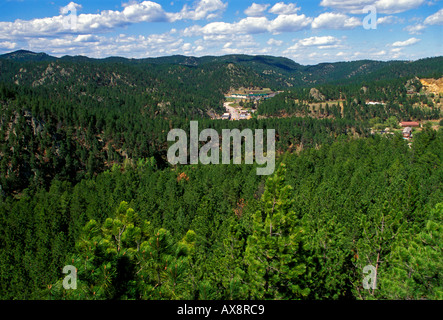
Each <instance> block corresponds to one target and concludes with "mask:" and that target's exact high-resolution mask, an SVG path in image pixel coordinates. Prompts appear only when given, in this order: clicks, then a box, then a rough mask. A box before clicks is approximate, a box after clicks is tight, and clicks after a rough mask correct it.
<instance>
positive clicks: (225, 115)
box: [222, 112, 231, 120]
mask: <svg viewBox="0 0 443 320" xmlns="http://www.w3.org/2000/svg"><path fill="white" fill-rule="evenodd" d="M222 119H223V120H229V119H231V114H230V113H229V112H226V113H223V115H222Z"/></svg>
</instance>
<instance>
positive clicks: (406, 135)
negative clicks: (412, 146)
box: [403, 127, 412, 139]
mask: <svg viewBox="0 0 443 320" xmlns="http://www.w3.org/2000/svg"><path fill="white" fill-rule="evenodd" d="M411 137H412V128H411V127H405V128H404V129H403V138H405V139H409V138H411Z"/></svg>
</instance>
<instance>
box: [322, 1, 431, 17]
mask: <svg viewBox="0 0 443 320" xmlns="http://www.w3.org/2000/svg"><path fill="white" fill-rule="evenodd" d="M423 3H425V0H322V1H321V2H320V5H321V6H323V7H328V8H332V9H335V10H339V11H344V12H349V13H357V14H358V13H365V12H363V9H364V7H365V6H374V7H375V8H376V9H377V12H379V13H386V14H392V13H400V12H404V11H408V10H411V9H415V8H417V7H419V6H420V5H422V4H423Z"/></svg>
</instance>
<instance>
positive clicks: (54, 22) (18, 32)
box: [0, 0, 227, 39]
mask: <svg viewBox="0 0 443 320" xmlns="http://www.w3.org/2000/svg"><path fill="white" fill-rule="evenodd" d="M226 6H227V4H225V3H223V2H221V1H220V0H200V1H198V2H196V3H195V5H194V6H193V7H192V8H191V7H188V6H187V5H185V6H184V7H183V9H182V10H181V11H180V12H177V13H171V12H166V11H165V10H164V9H163V7H162V6H161V5H160V4H158V3H156V2H152V1H143V2H131V3H127V4H125V5H124V9H123V10H121V11H118V10H117V11H116V10H103V11H101V12H99V13H96V14H77V10H78V9H80V8H81V6H80V5H78V4H76V3H74V2H70V3H69V4H68V5H67V6H66V7H63V8H62V9H61V10H60V13H61V14H60V15H59V16H53V17H47V18H41V19H32V20H20V19H17V20H15V21H14V22H0V39H10V38H11V37H28V36H30V37H32V36H42V37H45V36H55V35H60V34H66V33H71V34H74V33H75V34H90V33H102V32H106V31H110V30H112V29H114V28H117V27H123V26H127V25H131V24H134V23H140V22H174V21H177V20H184V19H190V20H203V19H211V18H214V17H216V16H217V15H218V14H220V12H221V11H223V10H224V9H225V8H226ZM73 13H75V15H73ZM69 19H72V20H69ZM72 22H75V23H72Z"/></svg>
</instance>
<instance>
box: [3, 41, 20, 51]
mask: <svg viewBox="0 0 443 320" xmlns="http://www.w3.org/2000/svg"><path fill="white" fill-rule="evenodd" d="M16 47H17V43H15V42H11V41H2V42H0V49H8V50H12V49H15V48H16Z"/></svg>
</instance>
